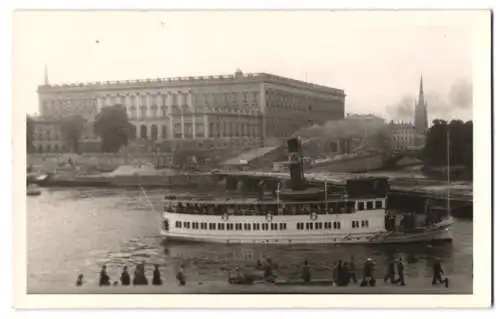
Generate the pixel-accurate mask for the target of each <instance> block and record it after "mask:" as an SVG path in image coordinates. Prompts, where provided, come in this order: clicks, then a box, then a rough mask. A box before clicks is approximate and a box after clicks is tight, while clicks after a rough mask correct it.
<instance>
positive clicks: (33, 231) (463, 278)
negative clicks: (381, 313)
mask: <svg viewBox="0 0 500 319" xmlns="http://www.w3.org/2000/svg"><path fill="white" fill-rule="evenodd" d="M490 28H491V13H490V12H489V11H487V10H476V11H473V10H457V11H446V10H441V11H432V10H429V11H424V10H421V11H411V10H401V11H355V10H352V11H342V10H316V11H314V10H313V11H300V10H296V11H292V10H290V11H287V10H283V11H279V10H276V11H265V10H234V11H232V10H223V11H222V10H221V11H217V10H207V11H204V10H194V11H182V10H181V11H167V10H164V11H162V10H142V11H98V10H95V11H76V10H75V11H69V10H68V11H66V10H60V11H50V10H47V11H37V10H31V11H28V10H27V11H23V10H19V11H16V12H15V13H13V68H12V72H13V94H14V98H13V102H14V106H13V109H14V112H15V114H17V119H19V122H20V123H18V125H17V129H16V130H15V132H16V133H15V136H14V138H15V139H16V142H15V143H14V145H13V149H14V150H16V149H17V150H18V151H19V152H21V153H22V155H18V156H17V157H16V156H15V157H14V162H15V164H14V165H17V166H18V168H20V169H21V171H19V172H16V173H15V176H17V177H16V179H17V183H18V184H19V185H21V184H22V185H21V186H20V187H22V188H21V189H22V191H20V192H18V194H17V196H19V197H18V198H17V201H19V202H21V201H22V202H23V203H18V205H22V206H19V207H22V209H21V208H19V209H18V210H17V211H16V213H15V215H17V216H16V218H19V220H18V221H17V223H16V228H15V229H14V231H16V232H18V231H21V232H22V235H20V236H17V237H15V238H20V237H22V240H23V245H24V246H19V247H21V248H22V249H21V250H19V251H17V253H18V254H20V255H21V254H22V255H24V257H22V258H23V259H22V261H19V264H18V265H20V267H17V268H18V269H17V270H16V271H19V273H18V274H17V276H22V277H23V278H22V282H23V283H24V284H23V286H22V288H18V289H20V290H22V291H21V293H22V294H26V295H27V297H30V296H31V297H33V296H39V298H43V297H44V296H49V297H50V295H68V296H74V297H75V298H76V297H77V296H80V295H82V296H83V297H82V298H85V296H86V295H88V296H89V298H90V295H103V296H104V295H115V298H116V296H123V297H124V298H125V297H126V295H131V294H133V295H136V294H148V295H197V294H203V295H207V294H208V295H214V297H216V295H221V294H223V295H246V294H248V295H259V296H262V295H269V296H270V295H281V296H282V298H283V296H284V295H289V296H290V298H293V296H296V295H338V296H341V295H363V296H361V297H360V298H362V299H358V301H357V303H358V304H359V303H360V302H361V303H363V300H364V299H365V298H366V299H368V298H370V296H371V295H392V296H394V298H398V297H402V296H406V295H407V298H410V297H412V296H413V295H420V296H422V295H424V296H425V295H427V296H432V298H431V297H428V299H427V300H428V302H433V299H434V301H435V300H438V299H436V298H441V297H442V296H448V297H450V296H458V297H457V298H460V296H461V297H462V298H464V299H460V300H473V296H475V295H476V294H479V293H482V294H483V299H481V302H482V303H481V302H479V301H477V300H476V304H481V305H484V306H486V305H488V304H489V302H490V299H489V298H488V297H487V296H489V294H491V287H490V286H489V285H491V279H490V278H491V277H490V276H491V268H490V267H491V258H492V257H491V250H490V249H489V247H490V245H491V243H490V241H491V227H492V226H491V218H492V217H491V214H493V211H492V208H491V198H490V197H489V196H491V160H490V157H491V152H492V151H491V145H492V144H491V138H492V136H491V135H490V132H491V128H490V126H491V110H492V106H491V100H490V90H491V88H490V85H491V82H490V81H491V78H490V77H491V74H490V69H489V68H490V64H489V62H490V59H489V58H488V57H489V54H490V52H489V50H490V48H489V47H488V45H489V43H490V41H491V39H490ZM484 52H486V53H484ZM480 56H483V57H484V59H481V58H480ZM478 58H479V62H477V61H478ZM481 63H483V64H481ZM484 63H486V72H484V71H485V68H484ZM21 122H22V123H21ZM23 134H25V138H24V135H23ZM24 143H25V144H24ZM477 143H479V144H477ZM478 152H482V153H478ZM483 152H484V153H483ZM478 157H479V158H478ZM478 167H479V169H478ZM483 170H484V171H483ZM24 174H25V175H24ZM24 176H25V178H26V184H25V188H24V180H23V179H24ZM479 178H480V180H479ZM474 186H475V187H476V189H475V190H474ZM477 187H481V189H478V188H477ZM24 192H25V193H24ZM478 192H481V195H478ZM477 196H479V197H477ZM478 203H479V204H478ZM477 205H481V206H477ZM20 215H21V216H20ZM19 229H22V230H19ZM477 232H479V233H477ZM478 235H479V237H481V238H480V239H478V238H479V237H478ZM476 240H481V245H480V246H481V248H477V245H476V244H477V243H478V242H476ZM24 241H25V242H24ZM18 243H20V242H18ZM477 249H482V250H481V251H479V250H477ZM480 254H482V255H480ZM478 258H479V259H478ZM477 267H479V268H480V269H483V271H482V272H481V273H480V274H478V273H477V272H475V271H476V270H477V269H476V268H477ZM20 268H22V269H20ZM24 271H25V273H24ZM478 276H479V277H478ZM478 278H479V279H478ZM477 280H479V281H477ZM479 285H482V286H479ZM484 285H486V286H484ZM410 295H412V296H410ZM485 296H486V297H485ZM31 297H30V298H31ZM224 298H226V297H224ZM262 298H267V297H266V296H262ZM285 298H288V297H285ZM335 298H336V297H335ZM391 298H392V297H391ZM467 298H470V299H467ZM127 300H129V301H130V299H127ZM290 300H292V299H290ZM388 300H389V299H388ZM474 300H475V299H474ZM388 302H390V301H388ZM471 303H472V301H471ZM354 304H355V303H354ZM420 304H424V303H423V302H421V303H420ZM104 306H105V305H104ZM165 306H167V305H165ZM290 306H293V305H292V304H290ZM395 306H397V305H395Z"/></svg>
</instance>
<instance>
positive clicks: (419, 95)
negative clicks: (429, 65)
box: [418, 73, 425, 105]
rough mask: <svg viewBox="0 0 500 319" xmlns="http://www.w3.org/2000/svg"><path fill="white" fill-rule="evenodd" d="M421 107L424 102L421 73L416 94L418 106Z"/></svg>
mask: <svg viewBox="0 0 500 319" xmlns="http://www.w3.org/2000/svg"><path fill="white" fill-rule="evenodd" d="M421 103H422V105H423V104H424V103H425V100H424V79H423V75H422V73H420V91H419V93H418V104H421Z"/></svg>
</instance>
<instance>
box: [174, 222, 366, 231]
mask: <svg viewBox="0 0 500 319" xmlns="http://www.w3.org/2000/svg"><path fill="white" fill-rule="evenodd" d="M360 225H361V227H362V228H368V227H369V226H368V221H367V220H362V221H361V224H360V222H359V221H357V220H353V221H352V228H359V227H360ZM175 228H184V229H203V230H206V229H209V230H263V231H267V230H286V229H287V223H207V222H188V221H184V222H182V221H176V222H175ZM340 228H341V223H340V222H339V221H335V222H308V223H297V224H296V229H297V230H319V229H340Z"/></svg>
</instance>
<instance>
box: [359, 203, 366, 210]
mask: <svg viewBox="0 0 500 319" xmlns="http://www.w3.org/2000/svg"><path fill="white" fill-rule="evenodd" d="M358 210H365V202H358Z"/></svg>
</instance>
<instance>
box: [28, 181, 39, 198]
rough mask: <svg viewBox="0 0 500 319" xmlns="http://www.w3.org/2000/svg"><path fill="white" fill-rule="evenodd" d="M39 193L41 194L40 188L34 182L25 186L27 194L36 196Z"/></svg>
mask: <svg viewBox="0 0 500 319" xmlns="http://www.w3.org/2000/svg"><path fill="white" fill-rule="evenodd" d="M40 194H42V190H41V189H40V187H38V186H36V185H34V184H29V185H28V187H27V188H26V195H27V196H38V195H40Z"/></svg>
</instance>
